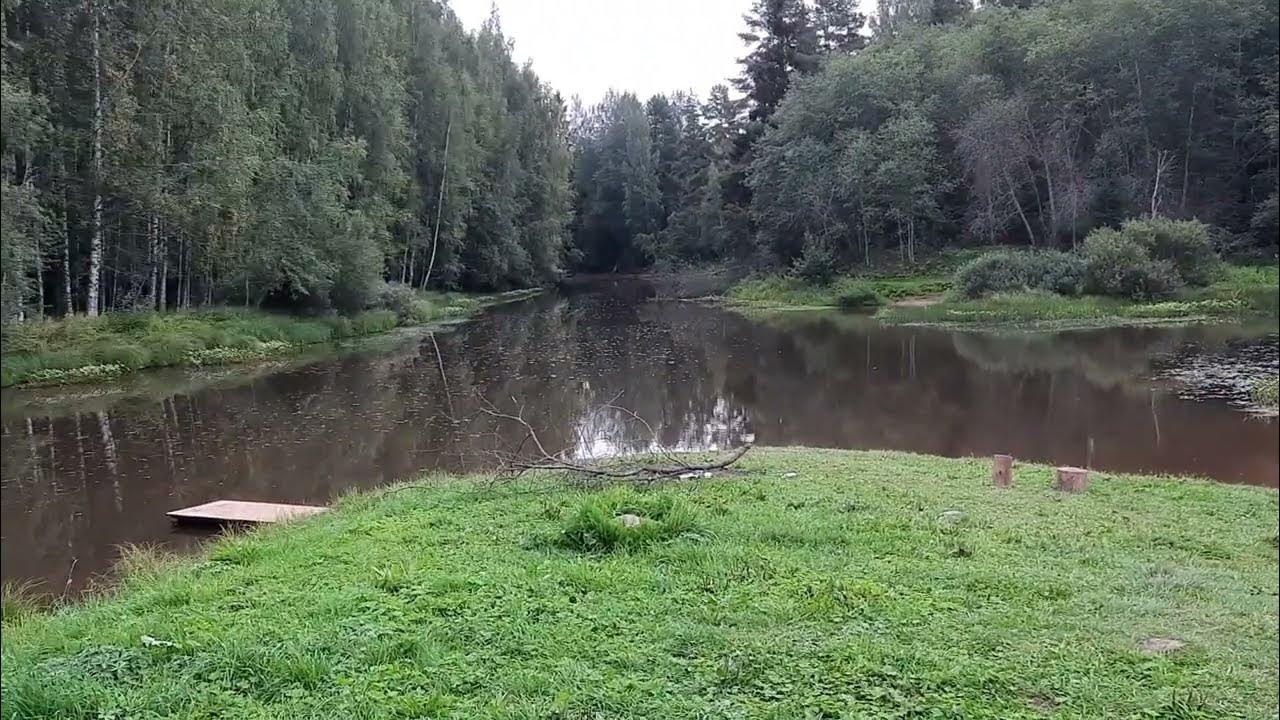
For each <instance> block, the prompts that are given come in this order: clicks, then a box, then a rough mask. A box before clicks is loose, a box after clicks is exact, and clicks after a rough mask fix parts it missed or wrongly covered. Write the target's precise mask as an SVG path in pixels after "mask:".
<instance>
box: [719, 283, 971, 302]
mask: <svg viewBox="0 0 1280 720" xmlns="http://www.w3.org/2000/svg"><path fill="white" fill-rule="evenodd" d="M950 286H951V281H950V279H949V278H947V277H945V276H940V275H939V276H920V277H870V276H847V277H840V278H836V279H835V280H832V281H831V282H830V283H827V284H825V285H814V284H812V283H809V282H806V281H805V280H802V279H800V278H797V277H791V276H788V275H770V276H764V277H752V278H748V279H746V280H743V281H741V282H739V283H736V284H735V285H733V286H732V287H730V288H729V290H728V291H727V292H726V293H725V295H724V298H723V300H724V302H725V303H726V304H728V305H731V306H734V307H740V308H745V309H754V310H812V309H821V308H845V309H857V308H868V307H877V306H879V305H883V304H886V303H890V302H894V301H897V300H902V299H906V298H913V297H924V296H929V295H938V294H940V293H945V292H946V291H947V289H948V288H949V287H950Z"/></svg>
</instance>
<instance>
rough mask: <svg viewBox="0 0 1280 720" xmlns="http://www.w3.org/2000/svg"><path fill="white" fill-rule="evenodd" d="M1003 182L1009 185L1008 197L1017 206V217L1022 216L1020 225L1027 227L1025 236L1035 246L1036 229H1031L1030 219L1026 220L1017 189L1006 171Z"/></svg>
mask: <svg viewBox="0 0 1280 720" xmlns="http://www.w3.org/2000/svg"><path fill="white" fill-rule="evenodd" d="M1004 181H1005V184H1006V185H1008V186H1009V197H1011V198H1013V205H1014V207H1016V208H1018V217H1020V218H1022V225H1023V226H1024V227H1026V228H1027V237H1029V238H1031V247H1035V246H1036V231H1035V230H1032V229H1031V221H1029V220H1027V214H1026V213H1025V212H1023V210H1022V203H1021V202H1019V201H1018V190H1017V188H1015V187H1014V186H1013V181H1012V180H1010V179H1009V175H1008V174H1007V173H1006V174H1005V176H1004Z"/></svg>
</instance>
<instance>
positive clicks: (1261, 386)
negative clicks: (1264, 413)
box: [1249, 378, 1280, 408]
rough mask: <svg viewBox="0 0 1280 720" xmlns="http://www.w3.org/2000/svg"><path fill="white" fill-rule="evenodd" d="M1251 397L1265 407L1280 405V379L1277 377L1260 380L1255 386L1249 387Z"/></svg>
mask: <svg viewBox="0 0 1280 720" xmlns="http://www.w3.org/2000/svg"><path fill="white" fill-rule="evenodd" d="M1249 397H1251V398H1253V401H1254V402H1255V403H1257V404H1259V405H1261V406H1263V407H1269V408H1274V407H1277V406H1280V380H1277V379H1276V378H1270V379H1268V380H1258V381H1257V382H1255V383H1254V384H1253V387H1251V388H1249Z"/></svg>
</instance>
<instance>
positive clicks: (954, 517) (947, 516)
mask: <svg viewBox="0 0 1280 720" xmlns="http://www.w3.org/2000/svg"><path fill="white" fill-rule="evenodd" d="M963 519H964V511H963V510H947V511H946V512H944V513H942V514H941V515H939V516H938V522H940V523H942V524H943V525H955V524H956V523H958V522H960V521H961V520H963Z"/></svg>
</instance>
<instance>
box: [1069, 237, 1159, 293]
mask: <svg viewBox="0 0 1280 720" xmlns="http://www.w3.org/2000/svg"><path fill="white" fill-rule="evenodd" d="M1081 254H1082V255H1083V256H1084V259H1085V262H1086V263H1088V267H1089V279H1088V283H1087V287H1088V290H1089V291H1090V292H1092V293H1096V294H1099V295H1115V296H1120V297H1130V298H1134V299H1135V300H1145V299H1150V298H1157V297H1163V296H1166V295H1168V294H1170V293H1172V292H1173V291H1174V290H1177V289H1178V288H1179V287H1180V286H1181V285H1182V281H1181V278H1179V276H1178V273H1177V271H1176V270H1175V269H1174V267H1173V263H1171V262H1169V261H1168V260H1156V259H1154V258H1152V257H1151V255H1150V254H1149V253H1148V251H1147V248H1146V247H1145V246H1144V245H1143V244H1142V243H1141V242H1139V241H1137V240H1135V239H1134V238H1133V237H1131V236H1130V235H1128V234H1125V233H1123V232H1121V231H1119V230H1113V229H1111V228H1100V229H1098V230H1094V231H1093V232H1091V233H1089V236H1088V237H1087V238H1085V240H1084V245H1083V246H1082V247H1081Z"/></svg>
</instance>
